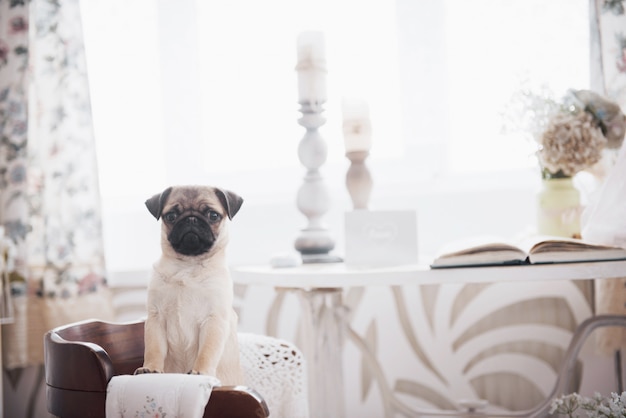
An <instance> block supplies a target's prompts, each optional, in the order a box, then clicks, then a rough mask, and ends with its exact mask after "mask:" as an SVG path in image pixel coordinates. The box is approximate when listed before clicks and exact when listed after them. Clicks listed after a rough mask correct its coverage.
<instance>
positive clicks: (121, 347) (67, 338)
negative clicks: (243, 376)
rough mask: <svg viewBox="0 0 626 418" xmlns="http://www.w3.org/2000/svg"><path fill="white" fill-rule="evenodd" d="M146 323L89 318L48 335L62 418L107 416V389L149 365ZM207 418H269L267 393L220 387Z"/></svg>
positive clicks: (51, 399) (55, 402) (53, 405)
mask: <svg viewBox="0 0 626 418" xmlns="http://www.w3.org/2000/svg"><path fill="white" fill-rule="evenodd" d="M143 337H144V323H143V321H138V322H128V323H121V324H116V323H108V322H101V321H96V320H89V321H83V322H78V323H74V324H69V325H66V326H62V327H58V328H55V329H53V330H51V331H48V332H47V333H46V335H45V336H44V353H45V372H46V398H47V409H48V412H50V413H51V414H53V415H55V416H57V417H61V418H72V417H77V418H86V417H102V418H104V417H105V402H106V390H107V385H108V383H109V380H111V378H112V377H113V376H116V375H121V374H132V373H133V372H134V371H135V369H136V368H137V367H140V366H141V365H142V364H143V350H144V340H143ZM203 416H204V418H209V417H210V418H218V417H219V418H248V417H255V418H257V417H260V418H264V417H268V416H269V410H268V408H267V404H266V403H265V401H264V400H263V398H262V397H261V395H260V394H259V393H258V392H256V391H255V390H254V389H252V388H249V387H245V386H221V387H214V388H213V390H212V392H211V397H210V399H209V402H208V404H207V406H206V409H205V411H204V415H203Z"/></svg>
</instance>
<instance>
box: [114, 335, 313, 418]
mask: <svg viewBox="0 0 626 418" xmlns="http://www.w3.org/2000/svg"><path fill="white" fill-rule="evenodd" d="M239 350H240V353H241V367H242V369H243V372H244V379H245V382H244V384H245V385H246V386H248V387H250V388H252V389H254V390H256V391H257V392H258V393H259V394H260V395H261V396H262V397H263V399H264V400H265V402H266V403H267V406H268V408H269V410H270V416H271V418H308V416H309V413H308V409H309V408H308V400H307V399H308V398H307V388H306V379H307V377H306V367H305V362H304V357H303V355H302V353H301V352H300V350H298V348H297V347H296V346H295V345H293V344H292V343H290V342H288V341H284V340H281V339H278V338H273V337H268V336H265V335H258V334H247V333H239ZM219 384H220V382H219V380H218V379H217V378H215V377H213V376H197V375H186V374H174V373H165V374H152V373H150V374H143V375H137V376H131V375H122V376H115V377H113V378H112V379H111V381H110V382H109V386H108V387H107V399H106V417H107V418H118V417H125V416H129V417H134V416H168V417H170V416H171V417H189V418H191V417H202V415H203V412H204V407H205V406H206V404H207V402H208V400H209V396H210V394H211V391H212V388H213V387H214V386H217V385H219ZM155 414H156V415H155Z"/></svg>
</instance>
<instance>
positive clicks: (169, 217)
mask: <svg viewBox="0 0 626 418" xmlns="http://www.w3.org/2000/svg"><path fill="white" fill-rule="evenodd" d="M177 216H178V215H176V212H167V213H166V214H165V215H163V219H165V222H174V221H175V220H176V217H177Z"/></svg>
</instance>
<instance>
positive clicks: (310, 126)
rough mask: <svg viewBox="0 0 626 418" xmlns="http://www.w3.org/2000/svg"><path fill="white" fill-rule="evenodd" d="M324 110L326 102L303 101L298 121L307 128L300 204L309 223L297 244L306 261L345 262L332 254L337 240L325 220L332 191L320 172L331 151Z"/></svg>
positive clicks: (301, 148)
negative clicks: (325, 134)
mask: <svg viewBox="0 0 626 418" xmlns="http://www.w3.org/2000/svg"><path fill="white" fill-rule="evenodd" d="M323 111H324V109H323V103H319V102H309V101H304V102H300V112H301V113H302V117H301V118H300V119H298V124H300V125H301V126H303V127H304V128H306V133H305V134H304V136H303V137H302V139H301V140H300V144H299V146H298V158H299V159H300V162H301V163H302V165H304V167H306V174H305V176H304V183H303V184H302V185H301V186H300V189H299V190H298V196H297V206H298V209H299V210H300V212H302V213H303V214H304V216H306V218H307V221H308V223H307V226H306V227H305V228H304V229H302V230H301V231H300V235H299V236H298V237H297V238H296V241H295V243H294V246H295V248H296V250H298V251H299V252H300V254H301V255H302V262H303V263H323V262H339V261H341V258H339V257H337V256H333V255H331V254H330V251H332V250H333V249H334V248H335V241H334V239H333V238H332V237H331V234H330V232H329V231H328V229H327V228H326V227H325V225H324V222H323V221H322V217H323V215H324V214H325V213H326V212H328V209H329V208H330V194H329V192H328V187H327V186H326V183H325V182H324V178H323V177H322V174H321V172H320V167H322V166H323V165H324V163H325V162H326V157H327V153H328V151H327V147H326V142H325V141H324V139H323V138H322V136H321V135H320V134H319V132H318V129H319V127H321V126H322V125H324V123H325V122H326V119H325V118H324V117H323V116H322V113H323Z"/></svg>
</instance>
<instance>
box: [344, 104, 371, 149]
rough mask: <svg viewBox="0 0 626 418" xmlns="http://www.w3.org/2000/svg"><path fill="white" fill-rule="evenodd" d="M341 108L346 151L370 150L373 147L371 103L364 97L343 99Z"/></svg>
mask: <svg viewBox="0 0 626 418" xmlns="http://www.w3.org/2000/svg"><path fill="white" fill-rule="evenodd" d="M341 108H342V113H343V138H344V143H345V146H346V153H348V152H353V151H369V150H370V149H371V148H372V124H371V121H370V109H369V105H368V104H367V102H366V101H365V100H362V99H343V101H342V106H341Z"/></svg>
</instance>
